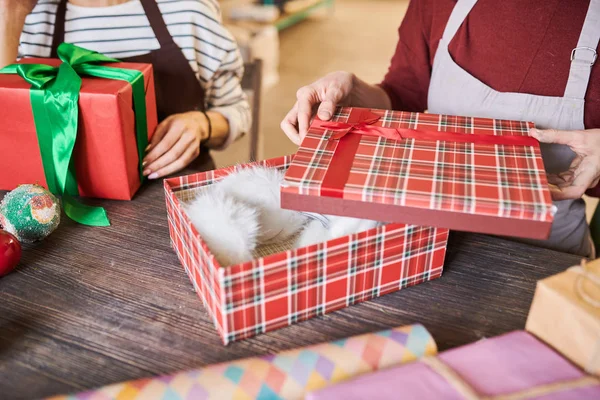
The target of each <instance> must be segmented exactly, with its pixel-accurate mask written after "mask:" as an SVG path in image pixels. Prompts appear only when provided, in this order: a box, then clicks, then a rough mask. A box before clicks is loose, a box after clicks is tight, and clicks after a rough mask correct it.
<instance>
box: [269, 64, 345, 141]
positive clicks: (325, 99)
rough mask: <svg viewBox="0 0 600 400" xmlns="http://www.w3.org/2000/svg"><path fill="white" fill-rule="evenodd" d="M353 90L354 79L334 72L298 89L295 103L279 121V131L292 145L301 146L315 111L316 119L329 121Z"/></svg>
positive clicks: (342, 73) (343, 73)
mask: <svg viewBox="0 0 600 400" xmlns="http://www.w3.org/2000/svg"><path fill="white" fill-rule="evenodd" d="M353 87H354V75H352V74H351V73H349V72H334V73H332V74H329V75H327V76H325V77H323V78H321V79H319V80H318V81H316V82H314V83H312V84H310V85H308V86H304V87H303V88H300V89H299V90H298V92H297V93H296V98H297V99H298V101H296V104H294V107H293V108H292V109H291V110H290V112H288V114H287V115H286V116H285V118H284V119H283V121H281V129H283V131H284V132H285V134H286V135H287V136H288V137H289V138H290V140H291V141H292V142H294V143H295V144H300V142H302V139H304V136H306V132H307V131H308V126H309V125H310V120H311V118H312V117H313V115H314V113H315V107H316V106H318V116H319V118H321V119H322V120H329V119H330V118H331V117H332V116H333V112H334V111H335V107H336V106H337V105H338V104H341V103H343V102H344V101H345V100H347V98H348V97H349V96H350V93H351V92H352V88H353ZM319 104H320V105H319Z"/></svg>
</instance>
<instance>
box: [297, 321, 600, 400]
mask: <svg viewBox="0 0 600 400" xmlns="http://www.w3.org/2000/svg"><path fill="white" fill-rule="evenodd" d="M374 393H377V395H376V396H374V395H373V394H374ZM306 398H307V399H308V400H337V399H340V400H342V399H343V400H359V399H360V400H362V399H370V398H376V399H378V400H388V399H389V400H391V399H403V400H438V399H444V400H525V399H529V400H592V399H600V380H599V379H598V378H597V377H595V376H591V375H586V374H585V373H584V372H583V371H581V370H580V369H578V368H577V367H575V366H574V365H573V364H571V363H569V362H568V361H567V360H565V359H564V358H562V357H561V356H560V355H559V354H558V353H556V352H555V351H554V350H552V349H551V348H549V347H548V346H546V345H544V344H543V343H542V342H540V341H538V340H537V339H536V338H535V337H533V336H532V335H530V334H528V333H527V332H524V331H515V332H511V333H508V334H505V335H502V336H498V337H494V338H490V339H484V340H481V341H479V342H476V343H471V344H468V345H466V346H461V347H457V348H454V349H451V350H447V351H444V352H443V353H440V354H439V355H438V356H437V357H425V358H423V359H422V360H420V361H418V362H415V363H411V364H408V365H404V366H397V367H393V368H389V369H386V370H382V371H378V372H374V373H372V374H367V375H363V376H360V377H358V378H356V379H354V380H350V381H348V382H343V383H340V384H337V385H333V386H330V387H327V388H324V389H321V390H319V391H315V392H314V393H310V394H309V395H307V397H306Z"/></svg>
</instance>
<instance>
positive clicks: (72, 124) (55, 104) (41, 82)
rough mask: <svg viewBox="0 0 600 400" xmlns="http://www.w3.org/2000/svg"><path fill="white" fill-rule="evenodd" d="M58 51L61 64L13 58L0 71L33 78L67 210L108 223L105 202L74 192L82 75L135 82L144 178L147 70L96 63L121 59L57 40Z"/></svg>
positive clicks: (54, 184)
mask: <svg viewBox="0 0 600 400" xmlns="http://www.w3.org/2000/svg"><path fill="white" fill-rule="evenodd" d="M58 57H59V58H60V59H61V61H62V64H61V65H60V66H59V67H51V66H49V65H45V64H12V65H8V66H6V67H4V68H3V69H0V73H2V74H18V75H19V76H21V77H22V78H23V79H25V80H26V81H27V82H29V83H30V84H31V90H30V98H31V108H32V110H33V119H34V122H35V129H36V132H37V137H38V142H39V145H40V153H41V156H42V164H43V165H44V173H45V175H46V182H47V184H48V189H49V190H50V191H51V192H52V193H54V194H58V195H61V196H62V198H63V205H64V209H65V213H66V214H67V216H68V217H69V218H71V219H72V220H74V221H76V222H79V223H81V224H83V225H90V226H109V225H110V221H109V220H108V216H107V214H106V210H104V208H102V207H92V206H86V205H84V204H81V203H79V202H78V201H77V200H75V199H74V198H73V197H72V196H78V195H79V190H78V188H77V180H76V176H75V166H74V159H73V149H74V147H75V141H76V138H77V125H78V117H79V107H78V102H79V91H80V89H81V77H80V76H81V75H85V76H94V77H98V78H106V79H117V80H123V81H127V82H129V83H130V84H131V86H132V88H133V106H134V110H135V125H136V138H137V149H138V157H139V170H140V179H141V180H143V179H144V177H143V174H142V165H141V164H142V159H143V157H144V152H145V149H146V146H147V145H148V126H147V123H146V93H145V85H144V74H142V73H141V72H140V71H137V70H129V69H123V68H112V67H106V66H102V65H98V64H100V63H109V62H119V60H115V59H113V58H109V57H106V56H104V55H102V54H100V53H97V52H95V51H91V50H87V49H83V48H81V47H78V46H75V45H72V44H70V43H62V44H61V45H60V46H58ZM106 156H107V157H108V156H109V155H108V154H107V155H106Z"/></svg>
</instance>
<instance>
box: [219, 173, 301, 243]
mask: <svg viewBox="0 0 600 400" xmlns="http://www.w3.org/2000/svg"><path fill="white" fill-rule="evenodd" d="M283 176H284V172H283V171H281V170H277V169H275V168H265V167H253V168H246V169H243V170H241V171H238V172H236V173H233V174H230V175H228V176H227V177H225V178H224V179H223V180H222V181H220V182H219V183H217V185H218V187H219V189H220V190H222V191H223V192H224V193H226V194H227V195H230V196H232V197H233V198H235V199H236V200H238V201H240V202H244V203H246V204H249V205H251V206H253V207H256V209H257V210H258V214H259V216H258V221H259V224H260V230H259V233H258V236H257V240H258V242H259V243H273V242H281V241H284V240H287V239H289V238H290V237H291V236H293V235H295V234H296V233H298V231H300V229H302V227H304V225H305V224H306V222H307V218H306V217H305V216H304V215H303V214H301V213H299V212H296V211H290V210H284V209H282V208H281V206H280V204H281V195H280V192H279V187H280V185H281V182H282V181H283Z"/></svg>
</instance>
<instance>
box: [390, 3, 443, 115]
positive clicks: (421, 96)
mask: <svg viewBox="0 0 600 400" xmlns="http://www.w3.org/2000/svg"><path fill="white" fill-rule="evenodd" d="M423 6H424V5H423V4H422V1H421V0H412V1H411V2H410V4H409V6H408V10H407V12H406V16H405V17H404V20H403V21H402V24H401V25H400V28H399V29H398V34H399V40H398V45H397V46H396V52H395V53H394V56H393V57H392V61H391V63H390V67H389V69H388V72H387V74H386V76H385V78H384V80H383V82H382V83H381V87H382V88H383V90H385V91H386V93H387V94H388V96H389V97H390V99H391V101H392V108H393V109H395V110H403V111H419V112H422V111H424V110H425V109H426V108H427V92H428V90H429V78H430V75H431V58H432V57H433V56H432V55H431V54H430V51H429V50H430V49H429V43H428V38H427V36H426V34H425V32H426V27H425V26H423V8H425V7H423Z"/></svg>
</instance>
